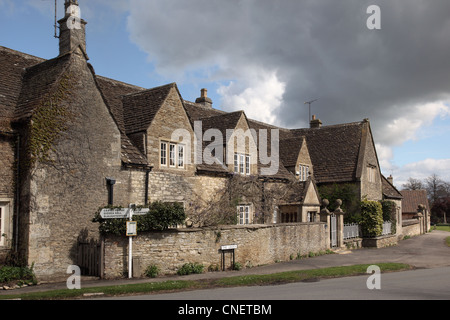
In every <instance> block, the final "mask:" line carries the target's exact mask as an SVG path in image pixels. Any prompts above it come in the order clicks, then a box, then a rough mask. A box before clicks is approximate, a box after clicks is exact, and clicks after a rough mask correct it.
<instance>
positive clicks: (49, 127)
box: [27, 72, 74, 166]
mask: <svg viewBox="0 0 450 320" xmlns="http://www.w3.org/2000/svg"><path fill="white" fill-rule="evenodd" d="M71 78H72V76H71V74H70V72H66V73H64V74H63V75H62V76H61V78H60V79H59V81H57V84H56V87H55V88H54V89H53V90H51V93H48V94H46V95H44V97H43V98H42V99H41V100H40V103H39V104H38V105H37V106H36V107H35V108H34V112H33V115H32V116H31V120H30V125H29V127H28V140H27V151H28V157H29V158H28V164H27V165H28V166H32V165H33V164H34V163H35V162H37V161H38V162H51V157H50V154H51V152H52V151H54V150H55V149H54V145H55V142H56V140H57V139H58V138H59V137H60V136H61V134H62V133H63V132H65V131H66V130H67V129H68V125H69V123H70V121H71V120H72V119H73V117H74V115H73V113H71V112H70V111H69V110H68V109H67V107H66V104H65V103H64V102H65V101H66V100H67V99H68V98H69V95H70V92H71V89H72V83H71V81H70V79H71Z"/></svg>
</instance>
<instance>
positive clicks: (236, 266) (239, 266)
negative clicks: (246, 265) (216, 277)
mask: <svg viewBox="0 0 450 320" xmlns="http://www.w3.org/2000/svg"><path fill="white" fill-rule="evenodd" d="M241 269H242V264H241V263H240V262H235V263H234V265H233V270H237V271H239V270H241Z"/></svg>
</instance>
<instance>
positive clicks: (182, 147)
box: [178, 146, 184, 167]
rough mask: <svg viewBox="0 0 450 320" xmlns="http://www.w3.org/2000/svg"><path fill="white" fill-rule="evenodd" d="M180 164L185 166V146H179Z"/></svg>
mask: <svg viewBox="0 0 450 320" xmlns="http://www.w3.org/2000/svg"><path fill="white" fill-rule="evenodd" d="M178 166H179V167H184V146H178Z"/></svg>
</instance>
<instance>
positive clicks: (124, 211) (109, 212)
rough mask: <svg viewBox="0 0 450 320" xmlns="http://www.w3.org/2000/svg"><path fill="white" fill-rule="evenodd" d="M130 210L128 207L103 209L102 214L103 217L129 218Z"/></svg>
mask: <svg viewBox="0 0 450 320" xmlns="http://www.w3.org/2000/svg"><path fill="white" fill-rule="evenodd" d="M129 210H130V209H128V208H114V209H102V211H100V216H101V217H102V218H103V219H120V218H127V217H128V212H129Z"/></svg>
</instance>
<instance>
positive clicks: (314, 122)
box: [309, 115, 322, 128]
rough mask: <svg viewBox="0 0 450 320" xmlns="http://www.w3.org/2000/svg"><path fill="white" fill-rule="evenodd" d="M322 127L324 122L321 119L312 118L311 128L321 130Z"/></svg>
mask: <svg viewBox="0 0 450 320" xmlns="http://www.w3.org/2000/svg"><path fill="white" fill-rule="evenodd" d="M321 126H322V121H320V119H316V116H315V115H313V116H312V120H311V121H310V122H309V127H310V128H320V127H321Z"/></svg>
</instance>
